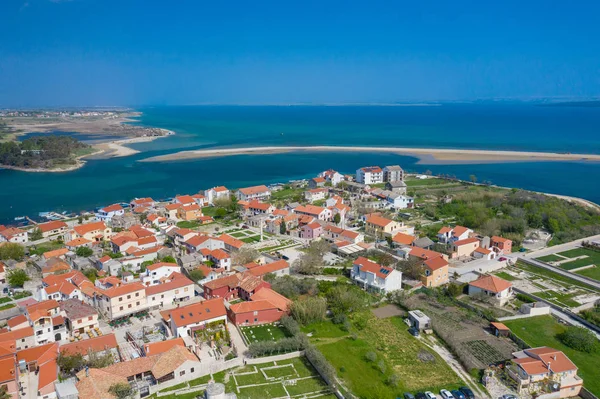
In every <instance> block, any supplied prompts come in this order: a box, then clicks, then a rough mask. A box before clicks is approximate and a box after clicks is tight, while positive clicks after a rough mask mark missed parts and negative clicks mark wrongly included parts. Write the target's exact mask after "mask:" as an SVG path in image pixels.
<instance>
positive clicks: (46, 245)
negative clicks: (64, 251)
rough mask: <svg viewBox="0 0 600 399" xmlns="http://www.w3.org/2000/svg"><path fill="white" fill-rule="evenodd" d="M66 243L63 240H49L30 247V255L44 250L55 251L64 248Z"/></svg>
mask: <svg viewBox="0 0 600 399" xmlns="http://www.w3.org/2000/svg"><path fill="white" fill-rule="evenodd" d="M64 246H65V244H64V243H63V242H62V241H47V242H43V243H41V244H38V245H35V246H34V247H30V248H29V254H30V255H41V254H43V253H44V252H48V251H54V250H55V249H59V248H63V247H64Z"/></svg>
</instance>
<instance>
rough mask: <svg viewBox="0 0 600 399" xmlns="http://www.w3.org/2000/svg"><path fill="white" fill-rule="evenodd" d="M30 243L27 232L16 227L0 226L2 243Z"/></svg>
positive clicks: (0, 240)
mask: <svg viewBox="0 0 600 399" xmlns="http://www.w3.org/2000/svg"><path fill="white" fill-rule="evenodd" d="M28 241H29V234H28V233H27V230H21V229H18V228H16V227H8V228H7V227H5V226H2V225H0V242H12V243H16V244H25V243H26V242H28Z"/></svg>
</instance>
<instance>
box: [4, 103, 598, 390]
mask: <svg viewBox="0 0 600 399" xmlns="http://www.w3.org/2000/svg"><path fill="white" fill-rule="evenodd" d="M9 116H10V115H9ZM18 116H21V115H18ZM25 116H28V115H25ZM524 204H525V205H524ZM544 207H545V208H544ZM548 209H551V211H549V210H548ZM557 209H567V210H568V212H569V213H568V214H569V215H571V217H570V218H569V219H570V220H571V222H570V223H573V224H572V225H569V224H568V221H567V220H566V219H564V222H563V218H562V217H560V213H559V211H558V210H557ZM474 215H475V216H474ZM540 215H541V216H540ZM54 216H55V217H53V219H55V220H51V221H47V222H43V223H37V222H33V221H32V223H31V224H29V225H27V226H20V227H15V226H0V283H2V287H3V294H2V297H1V298H0V323H1V324H0V327H1V328H2V329H1V330H0V349H1V350H0V362H1V366H0V380H1V381H0V386H1V387H2V388H1V389H2V395H3V398H4V397H12V398H14V399H16V398H19V399H35V398H39V399H54V398H58V399H75V398H78V397H81V398H85V399H107V398H108V399H124V398H128V397H141V398H143V397H152V398H153V399H158V398H168V399H174V398H190V399H191V398H196V397H202V398H215V399H216V398H219V399H221V398H235V397H239V398H256V399H259V398H265V399H271V398H325V399H332V398H390V399H393V398H396V397H403V398H405V399H415V398H416V399H433V398H443V399H473V398H494V399H496V398H500V397H502V398H504V399H512V398H542V399H555V398H569V397H578V396H580V397H582V398H584V399H592V398H596V397H597V396H598V395H600V368H599V367H598V360H599V357H598V353H599V350H600V344H599V342H598V337H599V336H600V236H597V235H592V234H586V233H587V232H593V231H592V230H590V229H586V228H583V227H582V226H584V225H586V223H587V224H588V225H592V224H593V223H595V221H596V220H598V217H599V216H598V210H597V209H591V208H585V207H584V206H583V205H581V204H576V203H570V202H567V201H566V200H564V199H559V198H555V197H545V196H542V195H539V194H534V193H528V192H524V191H521V190H509V189H501V188H498V187H490V186H489V185H487V184H479V183H477V179H476V178H475V177H474V176H473V177H472V179H471V181H470V182H464V181H459V180H457V179H455V178H452V177H449V176H437V177H436V176H432V175H431V174H430V173H426V174H409V173H406V172H405V171H404V169H403V168H402V167H401V166H398V165H390V166H385V167H380V166H366V167H361V168H359V169H358V170H357V171H356V173H355V174H351V175H348V174H343V173H340V172H338V171H335V170H326V171H323V172H321V173H319V174H318V175H317V176H315V177H313V178H311V179H307V180H300V181H291V182H289V183H285V184H272V185H269V186H267V185H259V186H252V187H245V188H238V189H233V188H231V189H230V188H227V187H224V186H217V187H212V188H209V189H205V190H201V191H199V192H198V193H181V194H180V195H177V196H175V197H174V198H170V199H168V200H164V201H155V200H154V199H152V198H134V199H132V200H131V201H130V202H128V203H117V204H106V205H104V206H103V207H101V208H98V209H96V210H94V211H93V212H84V213H82V214H81V215H78V216H75V217H67V216H63V215H61V214H54ZM575 223H578V224H577V225H576V224H575Z"/></svg>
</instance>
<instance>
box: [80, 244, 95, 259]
mask: <svg viewBox="0 0 600 399" xmlns="http://www.w3.org/2000/svg"><path fill="white" fill-rule="evenodd" d="M75 254H76V255H77V256H81V257H82V258H87V257H88V256H92V255H93V254H94V251H93V250H92V248H90V247H86V246H81V247H78V248H77V249H76V250H75Z"/></svg>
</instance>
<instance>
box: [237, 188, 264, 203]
mask: <svg viewBox="0 0 600 399" xmlns="http://www.w3.org/2000/svg"><path fill="white" fill-rule="evenodd" d="M235 195H236V197H237V199H238V200H240V201H252V200H268V199H269V198H271V190H269V188H268V187H267V186H264V185H262V186H253V187H246V188H240V189H239V190H238V191H236V193H235Z"/></svg>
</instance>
